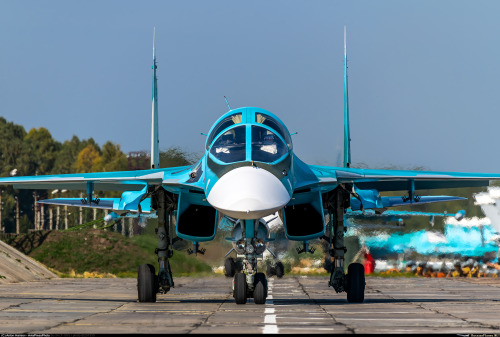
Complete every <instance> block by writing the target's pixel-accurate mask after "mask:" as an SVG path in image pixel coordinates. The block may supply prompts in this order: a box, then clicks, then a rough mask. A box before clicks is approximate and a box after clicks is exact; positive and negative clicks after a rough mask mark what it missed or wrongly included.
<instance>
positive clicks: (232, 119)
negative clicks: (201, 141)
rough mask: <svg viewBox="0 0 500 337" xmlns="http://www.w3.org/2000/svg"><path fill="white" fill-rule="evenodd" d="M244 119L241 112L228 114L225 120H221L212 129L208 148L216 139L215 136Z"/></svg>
mask: <svg viewBox="0 0 500 337" xmlns="http://www.w3.org/2000/svg"><path fill="white" fill-rule="evenodd" d="M242 120H243V117H242V114H241V112H240V113H236V114H233V115H230V116H227V117H226V118H224V119H223V120H221V121H220V122H219V124H217V126H216V127H214V129H213V130H212V132H211V133H210V135H209V136H208V138H207V150H208V148H209V147H210V144H212V141H213V140H214V138H215V137H216V136H217V135H218V134H219V133H220V132H221V131H222V130H224V129H226V128H228V127H230V126H232V125H234V124H239V123H241V122H242Z"/></svg>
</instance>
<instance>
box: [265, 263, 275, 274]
mask: <svg viewBox="0 0 500 337" xmlns="http://www.w3.org/2000/svg"><path fill="white" fill-rule="evenodd" d="M266 274H267V277H271V276H273V275H276V270H275V269H274V268H273V266H272V265H271V264H268V265H267V268H266Z"/></svg>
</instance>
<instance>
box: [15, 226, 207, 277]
mask: <svg viewBox="0 0 500 337" xmlns="http://www.w3.org/2000/svg"><path fill="white" fill-rule="evenodd" d="M6 241H7V243H8V244H10V245H12V246H13V247H15V248H17V249H18V250H20V251H21V252H23V253H25V254H28V255H29V256H30V257H32V258H34V259H36V260H37V261H40V262H41V263H43V264H44V265H46V266H48V267H50V268H53V269H55V270H57V271H59V272H62V273H65V274H68V273H70V272H71V271H72V270H74V271H75V272H76V273H77V274H82V273H84V272H85V271H87V272H99V273H111V274H115V275H120V276H128V277H135V276H136V273H137V268H138V266H139V265H141V264H143V263H149V264H152V265H153V266H155V268H156V269H158V263H157V256H156V254H155V253H154V250H155V247H157V239H156V237H155V236H154V234H146V235H139V236H135V237H133V238H128V237H125V236H123V235H121V234H119V233H115V232H110V231H102V230H98V229H82V230H78V231H44V232H32V233H28V234H24V235H19V236H17V237H15V238H12V239H10V240H6ZM170 263H171V268H172V272H173V273H174V276H181V275H194V274H200V273H202V274H209V273H212V269H211V267H210V266H209V265H207V264H206V263H204V262H203V261H200V260H199V259H197V258H196V257H194V256H188V255H187V254H186V253H184V252H175V254H174V256H173V258H172V259H171V260H170Z"/></svg>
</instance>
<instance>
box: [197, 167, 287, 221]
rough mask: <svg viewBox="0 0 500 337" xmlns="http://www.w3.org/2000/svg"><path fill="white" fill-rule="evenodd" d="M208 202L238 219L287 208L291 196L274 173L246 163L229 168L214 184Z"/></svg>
mask: <svg viewBox="0 0 500 337" xmlns="http://www.w3.org/2000/svg"><path fill="white" fill-rule="evenodd" d="M207 201H208V202H209V203H210V204H211V205H212V206H213V207H214V208H215V209H217V210H218V211H219V212H222V213H223V214H225V215H227V216H230V217H232V218H236V219H258V218H261V217H264V216H267V215H269V214H271V213H274V212H276V211H278V210H280V209H281V208H283V207H284V206H285V205H286V204H287V203H288V202H289V201H290V195H289V193H288V191H287V189H286V188H285V186H284V185H283V184H282V183H281V181H280V180H279V179H278V178H276V177H275V176H274V175H273V174H272V173H270V172H269V171H266V170H265V169H262V168H258V167H254V166H244V167H239V168H236V169H234V170H231V171H229V172H228V173H226V174H225V175H223V176H222V177H221V178H220V179H219V180H218V181H217V182H216V183H215V184H214V186H213V187H212V189H211V191H210V193H209V194H208V197H207Z"/></svg>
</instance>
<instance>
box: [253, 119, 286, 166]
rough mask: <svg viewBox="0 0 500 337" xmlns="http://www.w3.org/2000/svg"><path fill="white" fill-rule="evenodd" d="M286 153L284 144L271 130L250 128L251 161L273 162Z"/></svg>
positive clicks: (256, 127) (257, 127) (258, 127)
mask: <svg viewBox="0 0 500 337" xmlns="http://www.w3.org/2000/svg"><path fill="white" fill-rule="evenodd" d="M286 153H287V147H286V145H285V143H283V141H282V140H281V139H280V138H279V137H278V136H277V135H276V134H275V133H274V132H272V131H271V130H268V129H265V128H263V127H260V126H252V160H254V161H260V162H264V163H271V162H274V161H276V160H278V159H280V158H281V157H283V155H285V154H286Z"/></svg>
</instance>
